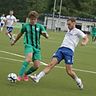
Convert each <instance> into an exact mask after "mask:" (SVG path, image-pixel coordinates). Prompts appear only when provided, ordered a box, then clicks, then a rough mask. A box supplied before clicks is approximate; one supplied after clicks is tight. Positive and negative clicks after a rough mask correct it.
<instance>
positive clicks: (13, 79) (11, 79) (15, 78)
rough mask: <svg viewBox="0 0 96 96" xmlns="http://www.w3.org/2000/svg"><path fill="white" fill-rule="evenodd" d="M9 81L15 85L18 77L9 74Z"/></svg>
mask: <svg viewBox="0 0 96 96" xmlns="http://www.w3.org/2000/svg"><path fill="white" fill-rule="evenodd" d="M8 81H10V82H12V83H15V82H16V81H17V75H16V74H15V73H10V74H8Z"/></svg>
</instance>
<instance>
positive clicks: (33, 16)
mask: <svg viewBox="0 0 96 96" xmlns="http://www.w3.org/2000/svg"><path fill="white" fill-rule="evenodd" d="M38 16H39V14H38V13H37V12H36V11H31V12H29V14H28V18H29V22H28V23H26V24H24V25H23V26H22V29H21V32H20V33H19V34H18V35H17V37H16V39H15V41H14V42H13V43H12V45H14V44H15V43H16V42H17V40H18V39H19V38H20V37H21V36H22V35H23V34H24V47H25V57H26V59H25V61H24V62H23V65H22V67H21V69H20V71H19V75H18V78H17V80H18V81H21V80H22V79H24V81H28V75H29V74H31V73H32V72H34V71H36V70H37V69H38V68H39V66H40V60H41V49H40V36H41V35H43V36H44V37H45V38H48V34H47V32H46V30H45V28H44V26H43V25H41V24H39V23H37V19H38ZM31 61H33V66H32V67H31V68H29V70H28V71H27V72H25V71H26V68H27V66H28V64H29V63H30V62H31ZM23 76H24V77H23Z"/></svg>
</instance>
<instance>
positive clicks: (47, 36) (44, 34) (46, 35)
mask: <svg viewBox="0 0 96 96" xmlns="http://www.w3.org/2000/svg"><path fill="white" fill-rule="evenodd" d="M41 34H42V36H44V37H45V38H47V39H48V38H49V35H48V33H41Z"/></svg>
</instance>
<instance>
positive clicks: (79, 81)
mask: <svg viewBox="0 0 96 96" xmlns="http://www.w3.org/2000/svg"><path fill="white" fill-rule="evenodd" d="M77 86H78V87H79V88H80V89H81V90H82V89H83V83H82V81H81V79H80V78H79V80H78V83H77Z"/></svg>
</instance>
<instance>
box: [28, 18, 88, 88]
mask: <svg viewBox="0 0 96 96" xmlns="http://www.w3.org/2000/svg"><path fill="white" fill-rule="evenodd" d="M67 25H68V29H69V30H68V32H67V33H66V34H65V37H64V40H63V42H62V44H61V46H60V47H59V49H58V50H57V51H56V52H55V53H54V55H53V57H52V60H51V62H50V63H49V64H48V66H46V67H45V69H44V70H43V71H41V72H40V73H39V74H38V75H37V76H36V75H35V76H33V75H30V78H32V80H34V81H35V82H39V80H40V79H41V78H42V77H44V76H45V75H46V74H47V73H49V72H50V71H51V70H52V69H53V68H54V66H56V65H57V64H59V63H60V62H61V61H62V60H63V59H64V60H65V67H66V72H67V73H68V75H69V76H70V77H71V78H72V79H74V80H75V81H76V83H77V85H78V87H79V88H80V89H83V83H82V81H81V79H80V78H79V77H78V76H77V75H76V73H75V72H74V71H73V68H72V66H73V57H74V51H75V47H76V46H77V44H78V42H79V40H80V38H82V42H81V45H82V46H85V45H86V44H87V42H88V37H87V35H86V34H84V33H83V32H82V31H81V30H79V29H77V28H76V27H75V25H76V20H75V19H74V18H70V19H68V20H67Z"/></svg>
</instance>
